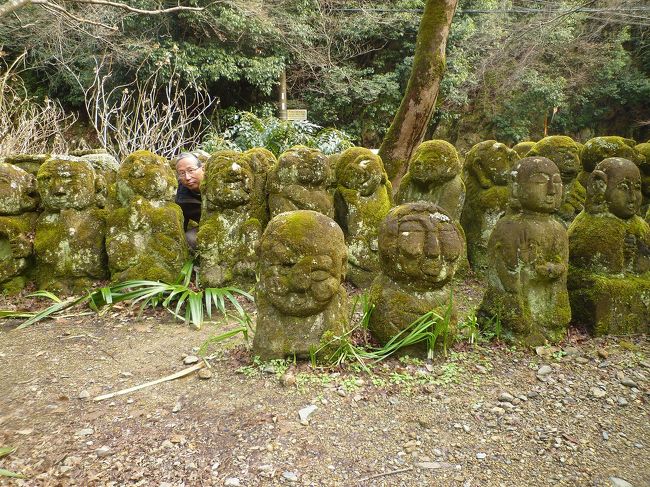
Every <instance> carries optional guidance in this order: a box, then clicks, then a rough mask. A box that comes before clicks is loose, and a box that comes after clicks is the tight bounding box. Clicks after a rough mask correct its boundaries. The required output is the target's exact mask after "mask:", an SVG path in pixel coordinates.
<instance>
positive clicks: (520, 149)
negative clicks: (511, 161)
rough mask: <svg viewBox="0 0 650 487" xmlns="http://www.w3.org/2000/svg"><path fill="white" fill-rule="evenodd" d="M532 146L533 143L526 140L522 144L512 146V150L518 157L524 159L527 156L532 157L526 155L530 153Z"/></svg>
mask: <svg viewBox="0 0 650 487" xmlns="http://www.w3.org/2000/svg"><path fill="white" fill-rule="evenodd" d="M534 145H535V142H533V141H531V140H526V141H524V142H519V143H518V144H516V145H514V146H513V147H512V150H513V151H515V152H516V153H517V155H519V157H526V156H527V155H532V154H528V152H529V151H530V149H532V148H533V146H534Z"/></svg>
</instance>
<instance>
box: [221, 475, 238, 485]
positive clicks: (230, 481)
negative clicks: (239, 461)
mask: <svg viewBox="0 0 650 487" xmlns="http://www.w3.org/2000/svg"><path fill="white" fill-rule="evenodd" d="M223 485H225V486H226V487H239V486H240V485H241V483H240V482H239V479H238V478H237V477H229V478H227V479H226V481H225V482H224V483H223Z"/></svg>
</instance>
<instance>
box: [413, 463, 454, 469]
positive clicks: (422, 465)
mask: <svg viewBox="0 0 650 487" xmlns="http://www.w3.org/2000/svg"><path fill="white" fill-rule="evenodd" d="M415 466H416V467H418V468H423V469H427V470H438V469H440V468H451V467H453V465H452V464H451V463H446V462H420V463H416V464H415Z"/></svg>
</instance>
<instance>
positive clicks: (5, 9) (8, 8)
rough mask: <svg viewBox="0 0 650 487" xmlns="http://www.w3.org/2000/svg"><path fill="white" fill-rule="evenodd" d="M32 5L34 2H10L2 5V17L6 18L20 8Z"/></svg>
mask: <svg viewBox="0 0 650 487" xmlns="http://www.w3.org/2000/svg"><path fill="white" fill-rule="evenodd" d="M30 3H32V0H9V1H8V2H5V3H3V4H2V5H0V17H4V16H5V15H7V14H10V13H11V12H13V11H14V10H18V9H19V8H22V7H26V6H27V5H29V4H30Z"/></svg>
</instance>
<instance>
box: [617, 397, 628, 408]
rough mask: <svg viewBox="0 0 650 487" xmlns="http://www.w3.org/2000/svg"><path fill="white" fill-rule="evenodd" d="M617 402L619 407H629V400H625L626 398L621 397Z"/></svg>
mask: <svg viewBox="0 0 650 487" xmlns="http://www.w3.org/2000/svg"><path fill="white" fill-rule="evenodd" d="M616 402H617V403H618V405H619V406H627V405H628V402H627V399H625V398H624V397H619V398H618V399H617V400H616Z"/></svg>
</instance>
